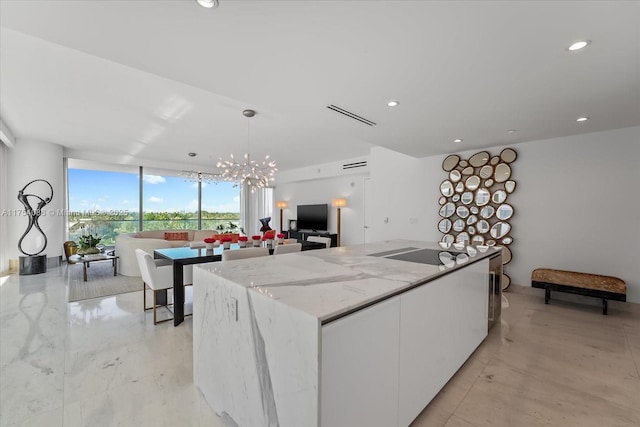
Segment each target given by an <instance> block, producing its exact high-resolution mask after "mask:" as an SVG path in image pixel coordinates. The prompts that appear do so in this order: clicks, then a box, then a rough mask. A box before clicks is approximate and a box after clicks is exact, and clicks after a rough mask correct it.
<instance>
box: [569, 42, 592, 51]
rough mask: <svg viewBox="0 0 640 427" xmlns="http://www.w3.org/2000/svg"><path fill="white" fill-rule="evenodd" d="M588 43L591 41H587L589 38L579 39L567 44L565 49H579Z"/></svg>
mask: <svg viewBox="0 0 640 427" xmlns="http://www.w3.org/2000/svg"><path fill="white" fill-rule="evenodd" d="M590 43H591V41H589V40H580V41H579V42H575V43H574V44H572V45H571V46H569V47H568V48H567V49H569V50H571V51H574V50H580V49H582V48H585V47H587V46H588V45H589V44H590Z"/></svg>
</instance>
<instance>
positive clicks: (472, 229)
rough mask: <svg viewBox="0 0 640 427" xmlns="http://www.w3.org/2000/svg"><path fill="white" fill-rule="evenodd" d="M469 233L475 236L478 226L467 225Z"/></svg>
mask: <svg viewBox="0 0 640 427" xmlns="http://www.w3.org/2000/svg"><path fill="white" fill-rule="evenodd" d="M467 233H469V234H470V235H471V236H473V235H474V234H476V228H475V227H474V226H473V225H470V226H469V227H467Z"/></svg>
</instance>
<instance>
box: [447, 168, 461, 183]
mask: <svg viewBox="0 0 640 427" xmlns="http://www.w3.org/2000/svg"><path fill="white" fill-rule="evenodd" d="M460 178H462V175H461V174H460V171H459V170H452V171H451V172H449V179H450V180H451V182H458V181H460Z"/></svg>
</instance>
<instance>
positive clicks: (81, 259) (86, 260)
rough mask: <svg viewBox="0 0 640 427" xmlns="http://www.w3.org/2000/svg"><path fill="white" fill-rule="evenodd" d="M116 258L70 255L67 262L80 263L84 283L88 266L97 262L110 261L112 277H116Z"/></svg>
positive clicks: (109, 256) (97, 255)
mask: <svg viewBox="0 0 640 427" xmlns="http://www.w3.org/2000/svg"><path fill="white" fill-rule="evenodd" d="M118 258H119V257H118V256H116V255H105V254H92V255H83V256H80V255H72V256H70V257H69V261H70V262H72V263H73V264H80V263H82V278H83V279H84V281H85V282H86V281H87V268H88V267H89V264H91V263H92V262H98V261H111V262H112V263H113V275H114V276H117V275H118Z"/></svg>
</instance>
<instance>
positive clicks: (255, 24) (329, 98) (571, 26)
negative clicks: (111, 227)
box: [0, 0, 640, 171]
mask: <svg viewBox="0 0 640 427" xmlns="http://www.w3.org/2000/svg"><path fill="white" fill-rule="evenodd" d="M639 21H640V2H637V1H617V2H616V1H601V2H598V1H590V2H582V1H555V2H547V1H508V2H507V1H456V2H451V1H449V2H444V1H441V2H437V1H275V0H272V1H264V0H260V1H248V0H244V1H233V0H220V6H219V7H218V8H217V9H204V8H202V7H200V6H199V5H198V4H197V3H196V2H195V1H192V0H183V1H153V2H151V1H147V0H142V1H110V0H105V1H83V2H79V1H76V0H72V1H61V0H56V1H51V0H45V1H34V0H31V1H6V0H2V1H0V23H1V27H2V28H1V34H0V36H1V37H0V118H1V119H2V121H3V122H4V123H5V124H6V125H7V126H8V127H9V128H10V129H11V131H12V132H13V134H14V135H15V136H16V138H17V139H18V141H19V140H20V139H36V140H42V141H48V142H53V143H57V144H60V145H62V146H64V147H65V148H66V149H67V150H68V152H71V153H75V155H77V156H79V157H86V158H91V157H94V158H96V157H97V158H101V159H109V161H113V162H118V163H123V164H136V165H137V164H145V162H150V163H154V162H155V163H163V164H171V165H175V166H176V167H177V168H192V169H198V170H209V171H213V170H214V168H213V167H214V165H215V162H216V160H217V159H218V158H219V157H220V156H223V157H226V156H228V155H229V154H231V153H236V154H242V153H243V152H245V151H246V150H247V146H249V149H250V152H251V154H252V156H253V157H254V158H255V157H257V156H263V155H265V154H267V153H268V154H270V155H271V157H272V158H274V159H275V160H276V161H277V163H278V166H279V168H280V169H281V170H287V169H292V168H296V167H301V166H307V165H313V164H320V163H326V162H331V161H336V160H342V159H349V158H354V157H358V156H364V155H367V154H368V153H369V150H370V148H371V147H372V146H383V147H387V148H390V149H392V150H396V151H399V152H402V153H406V154H408V155H411V156H415V157H424V156H430V155H436V154H444V153H451V152H459V151H464V150H469V149H476V148H483V147H489V146H494V145H502V144H511V143H517V142H523V141H533V140H542V139H546V138H553V137H560V136H567V135H575V134H580V133H588V132H595V131H601V130H607V129H615V128H621V127H627V126H636V125H640V34H639V27H640V26H639V25H638V22H639ZM583 39H588V40H591V44H590V45H589V46H588V47H587V48H585V49H583V50H581V51H576V52H569V51H568V50H567V47H568V46H569V45H570V44H571V43H572V42H574V41H576V40H583ZM390 100H397V101H399V102H400V104H399V105H398V106H397V107H394V108H390V107H388V106H387V102H388V101H390ZM330 104H334V105H337V106H339V107H341V108H344V109H346V110H349V111H351V112H353V113H355V114H357V115H359V116H362V117H365V118H367V119H369V120H371V121H373V122H375V123H376V125H375V126H368V125H365V124H363V123H360V122H358V121H355V120H352V119H350V118H347V117H345V116H343V115H340V114H337V113H335V112H334V111H331V110H329V109H327V108H326V107H327V106H328V105H330ZM246 108H252V109H255V110H256V111H257V112H258V114H257V115H256V117H254V118H253V119H250V120H251V122H250V123H247V122H248V120H249V119H247V118H245V117H244V116H243V115H242V110H244V109H246ZM580 116H588V117H589V118H590V120H588V121H587V122H584V123H578V122H576V118H577V117H580ZM507 130H515V132H513V133H508V132H507ZM248 132H250V134H249V135H248ZM456 138H461V139H463V142H461V143H454V142H453V140H454V139H456ZM603 143H606V141H603ZM188 152H195V153H197V154H198V156H197V157H194V158H190V157H188V156H187V153H188Z"/></svg>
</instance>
